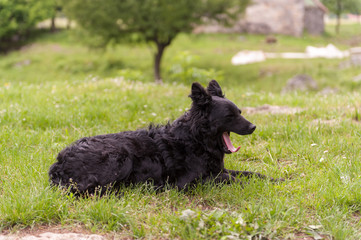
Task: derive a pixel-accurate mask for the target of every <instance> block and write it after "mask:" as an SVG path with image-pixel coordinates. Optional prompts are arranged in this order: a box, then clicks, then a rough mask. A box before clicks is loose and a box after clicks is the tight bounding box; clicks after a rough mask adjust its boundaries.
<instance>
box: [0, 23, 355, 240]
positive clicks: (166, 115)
mask: <svg viewBox="0 0 361 240" xmlns="http://www.w3.org/2000/svg"><path fill="white" fill-rule="evenodd" d="M276 37H277V39H278V41H277V43H276V44H267V43H266V42H265V36H258V35H237V34H231V35H223V34H210V35H186V34H183V35H180V36H178V37H177V38H176V40H175V42H174V43H173V44H172V45H171V46H170V47H169V49H167V50H166V52H165V56H164V59H163V63H162V70H163V72H162V73H163V81H164V84H162V85H157V84H155V83H153V73H152V54H153V52H152V46H149V45H147V44H126V43H123V44H119V45H114V46H108V47H107V49H105V50H96V49H88V48H87V47H86V46H84V45H83V44H82V43H81V42H80V41H79V40H77V38H76V37H75V34H74V33H73V32H71V31H70V32H67V31H62V32H58V33H55V34H50V35H49V34H41V35H39V36H38V37H36V38H34V39H33V40H32V41H30V42H29V43H28V44H27V45H26V46H24V47H23V48H21V49H19V50H17V51H13V52H11V53H9V54H7V55H1V56H0V230H1V231H5V232H12V233H16V232H19V231H20V232H21V231H22V230H24V229H27V230H29V229H37V228H47V227H49V228H51V227H54V226H56V227H60V228H65V229H70V230H71V229H81V230H82V231H85V232H93V233H98V234H104V235H105V236H107V237H109V238H120V239H122V238H145V239H306V238H307V237H309V238H313V239H360V238H361V222H360V219H361V213H360V210H361V146H360V143H361V80H357V78H355V77H356V76H358V75H359V74H360V73H361V68H360V67H359V66H358V67H357V66H347V67H341V66H344V65H345V64H343V63H344V62H345V61H347V59H311V60H289V59H288V60H287V59H270V60H267V61H265V62H261V63H255V64H249V65H242V66H232V65H231V62H230V61H231V58H232V56H233V55H234V54H236V53H237V52H238V51H241V50H246V49H248V50H264V51H268V52H286V51H293V52H295V51H296V52H303V51H305V48H306V46H308V45H312V46H318V47H322V46H326V45H327V44H328V43H332V44H334V45H335V46H337V47H338V48H339V49H342V50H346V49H349V48H350V47H355V46H359V45H360V44H361V27H360V25H345V26H342V28H341V34H340V35H335V34H334V33H333V27H332V26H328V28H327V33H326V34H325V35H323V36H320V37H312V36H308V35H305V36H304V37H302V38H292V37H287V36H276ZM346 65H347V64H346ZM297 74H308V75H310V76H311V77H312V78H314V79H315V81H316V82H317V84H318V88H319V90H315V91H309V92H291V93H285V94H283V93H281V91H282V88H283V87H284V86H285V85H286V83H287V81H288V79H289V78H291V77H293V76H295V75H297ZM212 78H214V79H216V80H218V81H219V83H220V85H221V86H222V88H223V90H224V92H225V94H226V97H227V98H229V99H230V100H231V101H233V102H234V103H236V104H237V105H238V106H239V107H240V108H241V109H242V108H245V109H250V107H254V108H257V107H260V106H264V105H266V104H267V105H270V106H282V107H287V108H288V109H289V110H297V111H290V112H286V113H271V112H267V111H266V112H262V111H254V112H251V111H247V110H244V111H243V115H244V116H245V117H246V118H247V119H249V120H250V121H251V122H253V123H255V124H256V125H257V129H256V131H255V132H254V133H253V134H252V135H249V136H237V135H235V134H233V135H232V136H231V137H232V141H233V143H234V145H238V146H241V149H240V151H239V152H238V153H234V154H232V155H227V156H226V158H225V166H226V168H230V169H236V170H248V171H256V172H260V173H262V174H265V175H268V176H272V177H277V178H279V177H282V178H285V179H286V180H285V182H283V183H280V184H274V183H271V182H269V181H263V180H258V179H251V180H249V181H247V184H244V185H242V186H241V185H238V184H231V185H215V184H212V183H209V184H207V185H198V186H195V187H194V188H193V189H191V190H190V191H189V192H182V191H177V190H175V189H171V188H170V189H165V190H164V191H162V192H155V191H154V190H153V189H152V187H151V186H145V185H139V186H134V187H132V188H124V189H122V191H123V192H124V196H122V197H118V196H114V195H111V194H110V195H109V196H105V197H102V198H99V197H97V196H92V197H89V198H76V197H74V196H72V195H71V194H66V193H64V192H63V191H61V190H58V189H53V188H51V187H50V186H49V182H48V175H47V171H48V169H49V167H50V165H51V164H52V163H54V162H55V158H56V156H57V153H58V152H59V151H60V150H62V149H63V148H64V147H65V146H67V145H69V144H70V143H72V142H73V141H75V140H77V139H79V138H81V137H84V136H92V135H97V134H105V133H114V132H119V131H124V130H135V129H137V128H144V127H147V125H148V124H149V123H151V122H153V123H161V124H164V123H166V122H167V121H172V120H174V119H176V118H177V117H178V116H180V115H181V114H183V113H184V112H185V111H186V110H187V109H188V108H189V107H190V104H191V100H190V99H189V98H188V97H187V96H188V94H189V93H190V85H191V83H192V82H194V81H198V82H200V83H202V84H203V85H205V84H207V83H208V81H209V80H211V79H212ZM326 87H330V88H334V89H337V91H336V92H334V93H330V94H323V93H322V89H324V88H326Z"/></svg>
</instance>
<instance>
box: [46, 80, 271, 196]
mask: <svg viewBox="0 0 361 240" xmlns="http://www.w3.org/2000/svg"><path fill="white" fill-rule="evenodd" d="M190 97H191V99H192V101H193V103H192V107H191V109H190V110H189V111H188V112H186V113H185V114H184V115H182V116H181V117H180V118H178V119H177V120H175V121H174V122H173V123H169V124H167V125H165V126H153V125H151V126H150V127H149V128H148V129H140V130H136V131H126V132H120V133H115V134H107V135H99V136H94V137H86V138H82V139H80V140H78V141H76V142H75V143H73V144H72V145H70V146H69V147H67V148H65V149H64V150H62V151H61V152H60V153H59V155H58V157H57V160H58V161H57V162H56V163H54V164H53V165H52V166H51V167H50V170H49V177H50V181H51V182H52V184H55V185H60V186H63V187H65V188H70V190H71V191H72V192H76V193H89V194H92V193H94V192H96V191H97V189H102V190H104V189H109V188H110V187H111V189H112V190H116V189H117V188H119V186H120V185H130V184H137V183H144V182H152V183H153V184H154V186H155V187H159V188H161V187H163V186H164V185H166V184H169V185H171V186H175V187H178V188H179V189H185V188H187V187H188V186H189V185H191V184H193V183H195V182H197V181H203V182H204V181H208V180H212V181H215V182H232V181H236V180H237V177H238V176H245V177H250V176H253V175H255V176H258V177H260V178H265V176H264V175H261V174H259V173H253V172H241V171H233V170H227V169H225V168H224V161H223V158H224V154H225V153H232V152H237V151H238V150H239V147H238V148H235V147H234V146H233V145H232V143H231V140H230V138H229V134H230V132H233V133H236V134H240V135H246V134H251V133H253V131H254V130H255V129H256V126H255V125H253V124H252V123H250V122H249V121H247V120H246V119H245V118H244V117H242V116H241V110H240V109H239V108H238V107H237V106H236V105H235V104H234V103H232V102H231V101H229V100H227V99H226V98H224V95H223V93H222V90H221V87H220V86H219V84H218V83H217V82H216V81H215V80H212V81H211V82H210V83H209V85H208V87H207V89H204V88H203V87H202V86H201V85H200V84H199V83H193V85H192V92H191V95H190Z"/></svg>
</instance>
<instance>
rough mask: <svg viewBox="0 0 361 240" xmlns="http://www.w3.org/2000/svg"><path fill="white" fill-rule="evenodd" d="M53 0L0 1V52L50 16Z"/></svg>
mask: <svg viewBox="0 0 361 240" xmlns="http://www.w3.org/2000/svg"><path fill="white" fill-rule="evenodd" d="M52 1H54V0H0V51H6V50H7V47H8V46H9V45H11V44H13V42H16V41H19V39H20V38H21V37H23V36H24V35H26V34H27V33H28V32H29V30H31V29H32V28H33V27H34V26H35V25H36V23H38V22H39V21H42V20H44V19H46V18H49V17H50V16H51V10H52V8H51V3H52Z"/></svg>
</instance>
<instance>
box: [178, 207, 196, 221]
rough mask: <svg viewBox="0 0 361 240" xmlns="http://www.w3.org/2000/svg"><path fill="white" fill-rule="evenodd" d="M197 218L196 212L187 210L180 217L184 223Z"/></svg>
mask: <svg viewBox="0 0 361 240" xmlns="http://www.w3.org/2000/svg"><path fill="white" fill-rule="evenodd" d="M195 216H196V212H195V211H193V210H190V209H186V210H184V211H182V215H181V216H180V217H179V218H180V219H181V220H183V221H187V220H188V219H191V218H194V217H195Z"/></svg>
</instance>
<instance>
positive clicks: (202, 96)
mask: <svg viewBox="0 0 361 240" xmlns="http://www.w3.org/2000/svg"><path fill="white" fill-rule="evenodd" d="M189 97H190V98H191V99H192V101H193V103H194V104H196V105H199V106H204V105H207V104H208V103H210V102H211V101H212V97H211V96H210V95H209V94H208V93H207V91H206V90H205V89H204V87H202V85H200V84H199V83H197V82H195V83H193V84H192V92H191V94H190V95H189Z"/></svg>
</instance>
